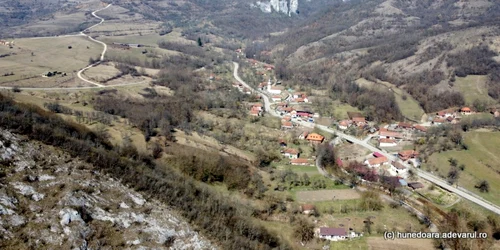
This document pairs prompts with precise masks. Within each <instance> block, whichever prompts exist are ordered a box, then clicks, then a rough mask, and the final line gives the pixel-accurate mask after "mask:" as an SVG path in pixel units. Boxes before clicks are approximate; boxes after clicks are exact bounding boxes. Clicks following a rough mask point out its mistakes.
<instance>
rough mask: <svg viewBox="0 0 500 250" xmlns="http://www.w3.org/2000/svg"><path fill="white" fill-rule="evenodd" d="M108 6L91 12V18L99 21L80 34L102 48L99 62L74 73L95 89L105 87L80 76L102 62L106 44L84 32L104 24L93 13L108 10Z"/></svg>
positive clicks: (106, 48) (102, 20) (102, 19)
mask: <svg viewBox="0 0 500 250" xmlns="http://www.w3.org/2000/svg"><path fill="white" fill-rule="evenodd" d="M109 6H111V4H108V5H107V6H106V7H104V8H102V9H98V10H96V11H94V12H92V16H94V17H95V18H98V19H101V21H100V22H99V23H96V24H94V25H92V26H90V27H88V28H86V29H85V30H83V31H82V32H80V34H81V35H83V36H87V37H88V38H89V39H90V40H92V41H93V42H95V43H99V44H101V45H102V46H104V48H103V49H102V53H101V57H99V61H97V62H95V63H93V64H90V65H89V66H87V67H85V68H83V69H81V70H80V71H78V73H76V75H77V76H78V78H80V80H82V81H84V82H87V83H90V84H93V85H96V86H97V87H105V86H104V85H102V84H100V83H97V82H93V81H90V80H87V79H85V78H84V77H83V76H82V73H83V72H84V71H85V70H87V69H90V68H92V67H94V66H97V65H99V64H100V63H101V62H102V61H103V60H104V55H105V54H106V51H107V50H108V45H106V43H104V42H101V41H99V40H96V39H94V38H93V37H91V36H90V35H86V34H85V31H89V30H90V29H92V28H94V27H97V26H99V25H101V24H102V23H104V18H102V17H100V16H98V15H96V14H95V13H97V12H99V11H102V10H105V9H107V8H109Z"/></svg>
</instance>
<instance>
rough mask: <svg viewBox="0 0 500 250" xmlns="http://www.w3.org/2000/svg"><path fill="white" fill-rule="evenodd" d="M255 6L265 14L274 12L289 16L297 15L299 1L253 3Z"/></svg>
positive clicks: (278, 0)
mask: <svg viewBox="0 0 500 250" xmlns="http://www.w3.org/2000/svg"><path fill="white" fill-rule="evenodd" d="M255 6H257V7H259V8H260V9H261V10H262V11H263V12H266V13H271V12H273V11H274V12H278V13H283V14H286V15H288V16H291V15H292V14H294V13H297V10H298V8H299V1H298V0H267V1H258V2H256V3H255Z"/></svg>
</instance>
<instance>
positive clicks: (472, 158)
mask: <svg viewBox="0 0 500 250" xmlns="http://www.w3.org/2000/svg"><path fill="white" fill-rule="evenodd" d="M465 144H466V145H467V146H468V150H460V151H457V150H450V151H445V152H441V153H436V154H433V155H431V157H429V163H428V164H427V165H428V166H429V165H432V166H437V168H438V171H439V173H440V174H442V175H444V176H446V174H447V173H448V171H449V169H450V164H449V162H448V159H450V158H454V159H457V161H458V164H459V165H460V164H464V165H465V169H464V171H461V175H460V178H459V180H458V185H459V186H461V187H464V188H466V189H468V190H470V191H472V192H474V193H477V194H478V195H480V196H482V197H483V198H485V199H486V200H489V201H491V202H493V203H495V204H500V191H499V190H500V182H499V181H498V180H499V179H500V164H499V162H500V132H488V131H473V132H468V133H466V134H465ZM481 180H486V181H488V183H489V185H490V190H489V192H488V193H481V192H479V190H478V189H477V188H475V187H474V186H475V185H477V183H478V182H480V181H481Z"/></svg>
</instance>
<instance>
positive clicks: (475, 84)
mask: <svg viewBox="0 0 500 250" xmlns="http://www.w3.org/2000/svg"><path fill="white" fill-rule="evenodd" d="M487 79H488V77H487V76H476V75H470V76H466V77H456V80H455V84H454V86H453V88H454V89H455V90H457V91H460V93H462V94H463V95H464V99H465V103H466V104H467V105H472V103H474V101H475V100H486V101H489V102H494V100H493V98H491V97H490V96H489V95H488V87H487V86H486V81H487Z"/></svg>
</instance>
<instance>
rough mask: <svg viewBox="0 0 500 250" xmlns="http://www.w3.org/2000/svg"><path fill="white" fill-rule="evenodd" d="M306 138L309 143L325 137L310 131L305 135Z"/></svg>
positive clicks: (319, 141) (321, 140) (318, 141)
mask: <svg viewBox="0 0 500 250" xmlns="http://www.w3.org/2000/svg"><path fill="white" fill-rule="evenodd" d="M306 140H308V141H309V142H311V143H315V144H319V143H322V142H323V141H324V140H325V137H324V136H322V135H320V134H317V133H311V134H309V135H307V138H306Z"/></svg>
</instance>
